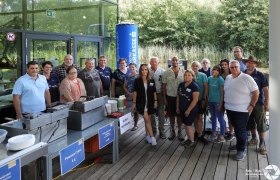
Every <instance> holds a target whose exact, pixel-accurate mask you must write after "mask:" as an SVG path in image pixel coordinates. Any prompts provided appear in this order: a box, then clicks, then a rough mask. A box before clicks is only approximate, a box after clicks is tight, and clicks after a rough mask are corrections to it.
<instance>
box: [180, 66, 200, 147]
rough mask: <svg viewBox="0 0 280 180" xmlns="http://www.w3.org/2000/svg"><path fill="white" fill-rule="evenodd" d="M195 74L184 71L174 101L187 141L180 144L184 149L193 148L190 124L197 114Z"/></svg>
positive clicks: (197, 90)
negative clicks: (182, 80) (182, 79)
mask: <svg viewBox="0 0 280 180" xmlns="http://www.w3.org/2000/svg"><path fill="white" fill-rule="evenodd" d="M194 79H195V74H194V72H193V71H191V70H186V72H185V74H184V82H182V83H180V84H179V86H178V94H177V101H176V111H177V113H178V114H180V116H181V119H182V122H183V123H184V124H185V127H186V134H187V136H188V139H187V140H184V141H183V142H181V144H182V145H185V146H186V147H192V146H194V128H193V127H192V124H193V122H194V120H195V117H196V114H197V112H198V105H197V102H198V97H199V85H198V84H197V83H196V82H195V81H194Z"/></svg>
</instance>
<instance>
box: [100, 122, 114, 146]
mask: <svg viewBox="0 0 280 180" xmlns="http://www.w3.org/2000/svg"><path fill="white" fill-rule="evenodd" d="M98 137H99V149H102V148H104V147H105V146H107V145H108V144H110V143H111V142H113V141H114V140H115V125H114V123H111V124H107V125H106V126H103V127H102V128H100V129H98Z"/></svg>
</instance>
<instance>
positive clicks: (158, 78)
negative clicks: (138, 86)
mask: <svg viewBox="0 0 280 180" xmlns="http://www.w3.org/2000/svg"><path fill="white" fill-rule="evenodd" d="M158 65H159V58H158V57H151V59H150V66H151V67H150V68H149V71H150V75H151V78H152V79H154V81H155V86H156V93H157V100H158V106H157V113H156V115H157V118H158V131H159V136H160V138H162V139H166V134H165V130H164V121H165V118H164V98H163V94H162V77H163V74H164V69H163V68H161V67H159V66H158ZM152 128H153V133H154V134H156V132H157V123H156V116H152Z"/></svg>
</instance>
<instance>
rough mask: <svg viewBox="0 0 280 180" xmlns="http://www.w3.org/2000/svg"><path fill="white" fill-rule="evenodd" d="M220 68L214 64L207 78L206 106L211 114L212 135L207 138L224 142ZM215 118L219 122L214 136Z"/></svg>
mask: <svg viewBox="0 0 280 180" xmlns="http://www.w3.org/2000/svg"><path fill="white" fill-rule="evenodd" d="M220 73H221V68H220V66H219V65H216V66H214V67H213V68H212V76H210V77H209V78H208V89H209V94H208V106H209V111H210V114H211V122H212V135H211V136H210V138H209V140H210V141H213V142H214V143H222V142H225V138H224V136H225V128H226V127H225V126H226V124H225V120H224V108H223V99H224V79H223V78H222V77H221V76H220ZM217 119H218V121H219V123H220V135H219V136H218V137H217V136H216V128H217Z"/></svg>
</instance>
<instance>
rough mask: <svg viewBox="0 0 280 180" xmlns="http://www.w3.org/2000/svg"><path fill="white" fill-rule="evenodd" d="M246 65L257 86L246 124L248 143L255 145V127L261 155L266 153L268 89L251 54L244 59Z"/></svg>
mask: <svg viewBox="0 0 280 180" xmlns="http://www.w3.org/2000/svg"><path fill="white" fill-rule="evenodd" d="M244 61H245V63H246V66H247V69H246V70H245V73H246V74H249V75H250V76H251V77H252V78H253V79H254V80H255V81H256V83H257V85H258V88H259V92H260V95H259V99H258V101H257V104H256V105H255V107H254V109H253V111H252V113H251V114H250V117H249V121H248V124H247V130H250V131H251V134H252V139H251V140H250V141H249V145H257V144H258V139H257V135H256V133H257V132H256V129H257V130H258V134H259V138H260V143H259V149H258V151H259V153H260V154H262V155H265V154H267V150H266V148H265V144H264V137H265V132H266V131H267V126H266V111H268V110H269V107H268V105H269V103H268V102H269V90H268V81H267V78H266V77H265V76H264V74H263V73H261V72H260V71H258V70H257V68H256V67H257V65H259V64H260V62H259V61H257V59H256V58H255V57H253V56H250V57H249V58H248V59H247V60H244Z"/></svg>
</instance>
